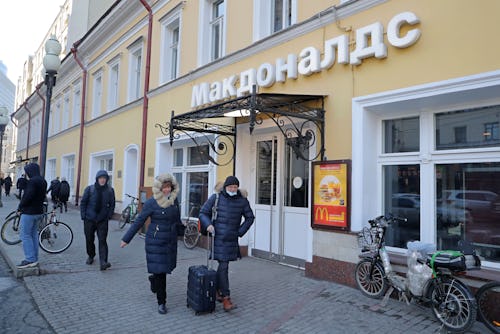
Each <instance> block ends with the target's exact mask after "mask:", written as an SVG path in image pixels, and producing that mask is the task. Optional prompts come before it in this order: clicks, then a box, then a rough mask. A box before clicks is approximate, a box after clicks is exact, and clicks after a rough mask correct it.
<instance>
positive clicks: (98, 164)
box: [89, 150, 116, 186]
mask: <svg viewBox="0 0 500 334" xmlns="http://www.w3.org/2000/svg"><path fill="white" fill-rule="evenodd" d="M109 160H112V163H111V167H112V168H111V169H109V168H107V167H108V166H107V165H108V163H107V162H108V161H109ZM115 163H116V159H115V152H114V151H113V150H106V151H101V152H95V153H92V154H90V161H89V171H90V172H89V184H94V183H95V175H96V173H97V172H98V171H99V170H101V169H104V170H106V172H108V175H109V182H108V184H109V185H110V186H113V179H114V177H113V171H114V170H115ZM103 164H104V165H105V166H104V167H106V168H102V167H103Z"/></svg>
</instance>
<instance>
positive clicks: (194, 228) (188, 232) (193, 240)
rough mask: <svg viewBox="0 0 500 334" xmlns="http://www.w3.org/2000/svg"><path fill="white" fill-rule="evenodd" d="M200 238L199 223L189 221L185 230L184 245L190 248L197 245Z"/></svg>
mask: <svg viewBox="0 0 500 334" xmlns="http://www.w3.org/2000/svg"><path fill="white" fill-rule="evenodd" d="M199 239H200V232H199V231H198V224H197V223H195V222H189V221H188V222H187V225H186V229H185V230H184V239H183V241H184V246H186V248H188V249H192V248H194V247H196V245H197V244H198V240H199Z"/></svg>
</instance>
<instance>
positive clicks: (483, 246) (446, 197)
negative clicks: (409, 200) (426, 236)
mask: <svg viewBox="0 0 500 334" xmlns="http://www.w3.org/2000/svg"><path fill="white" fill-rule="evenodd" d="M436 208H437V209H436V220H437V245H438V247H439V248H440V249H457V247H458V242H459V241H460V240H467V241H471V242H472V243H473V244H474V248H475V249H476V251H477V252H478V254H479V255H480V256H482V257H484V259H485V260H488V261H494V262H500V162H483V163H457V164H441V165H436Z"/></svg>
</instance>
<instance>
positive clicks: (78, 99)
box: [71, 82, 82, 125]
mask: <svg viewBox="0 0 500 334" xmlns="http://www.w3.org/2000/svg"><path fill="white" fill-rule="evenodd" d="M81 92H82V91H81V86H80V82H76V83H74V84H73V114H72V116H71V124H72V125H76V124H79V123H80V113H81V110H80V109H81V103H82V93H81Z"/></svg>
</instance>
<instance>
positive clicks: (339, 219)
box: [311, 160, 350, 230]
mask: <svg viewBox="0 0 500 334" xmlns="http://www.w3.org/2000/svg"><path fill="white" fill-rule="evenodd" d="M349 179H350V160H336V161H319V162H314V163H313V209H312V212H311V213H312V219H311V222H312V227H313V228H331V229H341V230H348V229H349V200H350V197H349V181H350V180H349Z"/></svg>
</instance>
